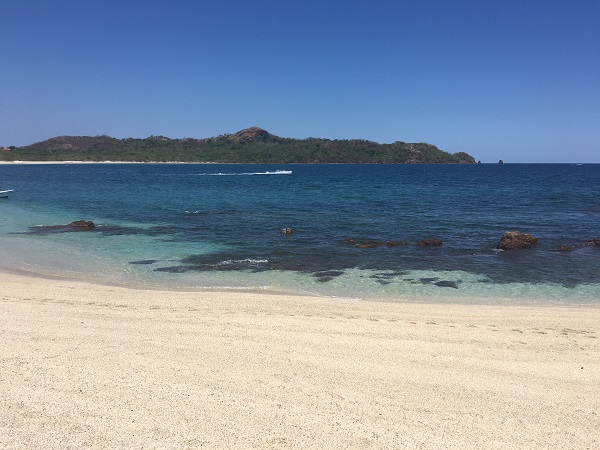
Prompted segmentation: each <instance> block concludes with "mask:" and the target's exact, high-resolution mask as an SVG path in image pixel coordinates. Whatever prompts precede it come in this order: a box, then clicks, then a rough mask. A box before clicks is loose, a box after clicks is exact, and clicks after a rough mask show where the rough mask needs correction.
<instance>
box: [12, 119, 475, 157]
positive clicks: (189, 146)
mask: <svg viewBox="0 0 600 450" xmlns="http://www.w3.org/2000/svg"><path fill="white" fill-rule="evenodd" d="M0 160H2V161H124V162H131V161H139V162H151V161H152V162H198V163H203V162H215V163H278V164H285V163H313V164H318V163H353V164H473V163H475V159H474V158H473V157H472V156H471V155H469V154H467V153H464V152H458V153H447V152H444V151H442V150H440V149H438V148H437V147H436V146H434V145H431V144H425V143H413V144H411V143H406V142H400V141H396V142H393V143H391V144H379V143H377V142H373V141H368V140H362V139H342V140H338V139H334V140H332V139H323V138H307V139H293V138H283V137H279V136H275V135H272V134H270V133H269V132H267V131H265V130H263V129H261V128H258V127H251V128H246V129H244V130H241V131H238V132H237V133H234V134H225V135H221V136H217V137H212V138H205V139H194V138H183V139H170V138H168V137H164V136H150V137H148V138H145V139H136V138H126V139H116V138H112V137H110V136H105V135H103V136H60V137H54V138H51V139H48V140H45V141H41V142H37V143H35V144H32V145H28V146H23V147H14V146H11V147H7V148H5V149H4V151H0Z"/></svg>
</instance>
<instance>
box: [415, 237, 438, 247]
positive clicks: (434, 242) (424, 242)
mask: <svg viewBox="0 0 600 450" xmlns="http://www.w3.org/2000/svg"><path fill="white" fill-rule="evenodd" d="M417 245H420V246H421V247H438V246H440V245H442V240H441V239H421V240H420V241H417Z"/></svg>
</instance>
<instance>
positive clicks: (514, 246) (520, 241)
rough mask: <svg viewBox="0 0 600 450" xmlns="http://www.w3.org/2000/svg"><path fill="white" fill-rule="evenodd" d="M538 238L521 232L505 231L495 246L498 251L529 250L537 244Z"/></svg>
mask: <svg viewBox="0 0 600 450" xmlns="http://www.w3.org/2000/svg"><path fill="white" fill-rule="evenodd" d="M537 242H538V238H536V237H533V236H532V235H530V234H527V233H523V232H521V231H507V232H506V233H504V236H502V239H500V242H498V245H497V246H496V248H497V249H500V250H519V249H524V248H531V247H533V246H534V245H535V244H537Z"/></svg>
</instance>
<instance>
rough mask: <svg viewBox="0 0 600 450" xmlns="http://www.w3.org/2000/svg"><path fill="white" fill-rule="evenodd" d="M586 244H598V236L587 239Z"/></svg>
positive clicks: (599, 241) (599, 239)
mask: <svg viewBox="0 0 600 450" xmlns="http://www.w3.org/2000/svg"><path fill="white" fill-rule="evenodd" d="M588 244H590V245H600V238H594V239H590V240H589V241H588Z"/></svg>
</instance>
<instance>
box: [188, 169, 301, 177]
mask: <svg viewBox="0 0 600 450" xmlns="http://www.w3.org/2000/svg"><path fill="white" fill-rule="evenodd" d="M291 174H292V171H291V170H275V171H272V172H231V173H223V172H218V173H199V174H198V175H200V176H244V175H291Z"/></svg>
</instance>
